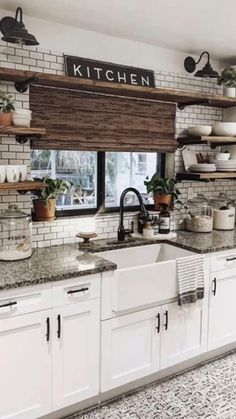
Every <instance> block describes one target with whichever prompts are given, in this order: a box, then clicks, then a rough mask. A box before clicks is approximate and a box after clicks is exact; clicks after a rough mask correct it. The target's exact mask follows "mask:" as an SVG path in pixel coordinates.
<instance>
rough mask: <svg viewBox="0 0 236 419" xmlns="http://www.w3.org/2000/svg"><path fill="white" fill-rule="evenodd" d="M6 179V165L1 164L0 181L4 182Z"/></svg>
mask: <svg viewBox="0 0 236 419" xmlns="http://www.w3.org/2000/svg"><path fill="white" fill-rule="evenodd" d="M5 180H6V166H0V183H4V182H5Z"/></svg>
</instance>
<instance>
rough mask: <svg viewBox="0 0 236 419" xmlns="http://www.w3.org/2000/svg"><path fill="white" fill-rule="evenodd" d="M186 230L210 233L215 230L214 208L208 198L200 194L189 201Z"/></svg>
mask: <svg viewBox="0 0 236 419" xmlns="http://www.w3.org/2000/svg"><path fill="white" fill-rule="evenodd" d="M187 207H188V210H187V215H186V230H187V231H192V232H194V233H210V232H211V231H212V230H213V209H212V207H211V205H210V204H209V202H208V200H207V199H206V198H205V197H204V196H203V195H202V194H198V195H197V196H196V198H193V199H189V200H188V201H187Z"/></svg>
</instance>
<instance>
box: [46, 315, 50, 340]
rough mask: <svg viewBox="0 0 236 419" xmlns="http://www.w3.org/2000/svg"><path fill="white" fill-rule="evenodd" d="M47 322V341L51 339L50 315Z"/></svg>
mask: <svg viewBox="0 0 236 419" xmlns="http://www.w3.org/2000/svg"><path fill="white" fill-rule="evenodd" d="M46 324H47V332H46V340H47V342H49V340H50V318H49V317H47V320H46Z"/></svg>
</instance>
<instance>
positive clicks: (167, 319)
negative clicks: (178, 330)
mask: <svg viewBox="0 0 236 419" xmlns="http://www.w3.org/2000/svg"><path fill="white" fill-rule="evenodd" d="M164 316H165V323H164V328H165V330H167V329H168V322H169V316H168V310H166V311H165V313H164Z"/></svg>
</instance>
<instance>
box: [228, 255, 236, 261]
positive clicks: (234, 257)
mask: <svg viewBox="0 0 236 419" xmlns="http://www.w3.org/2000/svg"><path fill="white" fill-rule="evenodd" d="M232 260H236V256H233V257H232V258H227V259H226V262H231V261H232Z"/></svg>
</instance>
